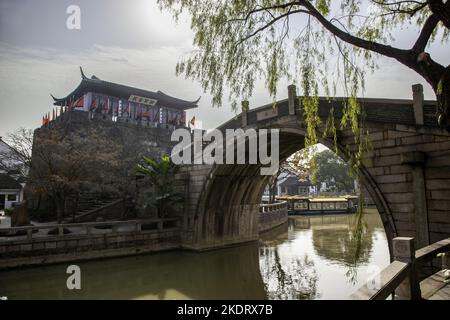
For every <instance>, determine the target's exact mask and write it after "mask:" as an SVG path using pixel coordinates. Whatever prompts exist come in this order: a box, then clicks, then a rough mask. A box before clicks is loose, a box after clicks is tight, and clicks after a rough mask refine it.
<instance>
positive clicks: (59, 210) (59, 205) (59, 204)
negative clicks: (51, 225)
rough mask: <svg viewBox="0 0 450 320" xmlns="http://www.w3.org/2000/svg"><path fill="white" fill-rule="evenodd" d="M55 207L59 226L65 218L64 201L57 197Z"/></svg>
mask: <svg viewBox="0 0 450 320" xmlns="http://www.w3.org/2000/svg"><path fill="white" fill-rule="evenodd" d="M55 206H56V219H57V220H58V224H61V223H62V221H63V218H64V199H61V198H60V197H59V196H56V197H55Z"/></svg>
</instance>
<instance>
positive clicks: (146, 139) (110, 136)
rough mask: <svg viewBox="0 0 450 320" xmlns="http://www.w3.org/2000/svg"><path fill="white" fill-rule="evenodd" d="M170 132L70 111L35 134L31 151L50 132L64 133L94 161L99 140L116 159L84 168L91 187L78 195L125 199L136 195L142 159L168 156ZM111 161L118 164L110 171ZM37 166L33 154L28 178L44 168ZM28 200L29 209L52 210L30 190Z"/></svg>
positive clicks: (100, 161) (88, 186) (87, 186)
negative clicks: (115, 152) (137, 168)
mask: <svg viewBox="0 0 450 320" xmlns="http://www.w3.org/2000/svg"><path fill="white" fill-rule="evenodd" d="M173 129H174V128H173V127H168V126H161V127H153V126H148V125H147V124H145V125H141V124H139V123H137V122H114V121H112V120H111V119H104V118H103V117H102V115H100V114H96V115H95V118H93V119H91V118H90V115H89V113H88V112H82V111H70V112H66V113H64V114H63V115H61V116H59V117H58V118H57V119H56V120H54V121H52V122H50V124H49V125H48V126H47V127H41V128H38V129H36V130H35V137H34V144H35V145H34V146H33V150H35V149H36V147H37V146H36V144H37V142H36V141H40V140H42V139H39V138H42V137H45V136H47V135H49V134H50V133H49V132H52V131H53V132H64V139H69V138H70V139H74V140H75V141H77V140H78V141H83V142H84V143H85V144H87V145H91V147H90V148H86V150H87V151H88V152H91V153H92V155H93V158H94V159H95V157H96V156H98V155H97V154H96V148H95V144H96V143H98V142H99V137H101V139H100V142H101V144H105V145H109V146H115V147H117V148H116V149H115V150H118V155H117V157H116V159H112V160H111V159H109V162H107V163H106V164H105V163H104V162H102V160H101V157H99V160H98V161H97V162H96V163H90V164H89V165H86V168H84V169H85V170H86V172H85V173H83V174H84V175H85V176H88V178H89V179H87V180H89V181H91V183H86V184H85V185H83V187H82V190H80V192H82V193H83V194H87V195H89V194H95V195H100V196H101V197H104V198H125V197H128V196H134V195H135V194H136V190H135V189H136V182H135V178H134V175H133V169H134V167H135V166H136V164H137V163H138V162H139V161H141V160H142V157H143V156H149V157H153V158H159V157H160V156H161V155H163V154H170V152H171V149H172V146H173V144H174V143H172V142H171V141H170V136H171V133H172V130H173ZM55 150H56V149H55ZM55 152H57V153H58V154H60V155H61V156H62V157H64V155H65V154H69V153H70V152H72V150H65V149H64V148H63V150H57V151H55ZM83 152H84V150H83ZM114 160H117V163H114V164H115V166H114V167H112V166H111V165H110V163H112V161H114ZM40 162H42V161H39V160H38V156H37V155H35V153H34V152H33V159H32V163H33V165H32V169H31V172H30V176H31V177H34V176H36V175H37V172H39V170H40V167H42V166H43V164H42V163H40ZM44 165H45V164H44ZM27 198H28V199H30V205H31V207H35V206H36V205H37V203H39V205H40V206H41V208H48V209H50V208H51V203H50V202H48V201H49V199H40V202H39V201H38V199H37V196H36V194H35V193H33V192H31V191H29V190H28V192H27ZM72 200H73V199H68V201H69V203H72V202H73V201H72ZM68 211H70V208H68Z"/></svg>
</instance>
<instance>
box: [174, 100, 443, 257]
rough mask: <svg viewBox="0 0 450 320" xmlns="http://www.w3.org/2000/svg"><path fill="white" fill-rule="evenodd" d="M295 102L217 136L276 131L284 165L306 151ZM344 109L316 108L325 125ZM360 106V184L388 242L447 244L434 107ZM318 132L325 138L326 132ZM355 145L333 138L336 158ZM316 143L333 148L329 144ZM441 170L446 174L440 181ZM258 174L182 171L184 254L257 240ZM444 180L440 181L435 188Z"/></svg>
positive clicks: (239, 120) (232, 169)
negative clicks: (363, 134) (365, 143)
mask: <svg viewBox="0 0 450 320" xmlns="http://www.w3.org/2000/svg"><path fill="white" fill-rule="evenodd" d="M298 101H299V100H298V99H294V97H293V96H292V91H291V93H290V98H289V99H288V100H283V101H280V102H278V103H277V106H276V108H275V109H274V108H273V107H272V104H270V105H267V106H263V107H260V108H257V109H252V110H250V111H245V112H243V113H242V114H241V115H239V116H238V117H236V118H234V119H232V120H230V121H228V122H226V123H225V124H224V125H222V126H221V127H220V128H219V129H220V130H222V131H224V130H225V129H237V128H246V129H248V128H253V129H264V128H266V129H272V128H278V129H280V162H281V161H284V160H285V159H286V158H287V157H288V156H289V155H291V154H292V153H294V152H295V151H297V150H300V149H302V148H303V147H304V137H305V123H304V121H303V115H302V111H301V106H300V105H299V103H298ZM342 102H343V99H336V100H333V101H328V100H327V99H320V100H319V116H320V117H321V118H322V120H323V121H322V122H323V123H324V122H325V119H326V118H327V117H328V112H329V109H330V106H333V108H334V110H335V115H336V116H337V117H339V115H340V114H341V112H342ZM361 104H362V105H363V106H364V111H365V114H366V118H365V122H366V127H367V129H368V131H369V138H370V140H371V142H372V145H373V150H372V151H370V152H368V153H367V154H366V158H365V162H364V167H362V168H361V176H362V182H363V185H364V186H365V188H366V189H367V191H368V192H369V194H370V196H371V197H372V199H373V200H374V201H375V204H376V206H377V209H378V211H379V213H380V216H381V218H382V221H383V225H384V228H385V231H386V235H387V237H388V240H389V242H390V240H391V239H392V238H393V237H395V236H414V237H416V239H417V240H418V241H419V245H418V247H420V246H421V245H423V244H424V243H426V242H428V241H437V240H440V239H442V238H446V237H448V236H449V235H450V228H448V226H449V225H450V224H448V223H449V222H450V221H447V222H445V221H442V216H443V215H442V214H443V213H447V216H448V212H450V207H449V206H448V203H450V197H449V196H448V194H450V193H449V192H450V174H449V173H448V172H450V157H449V156H450V151H449V150H450V134H448V133H447V132H443V131H441V130H440V129H438V128H436V127H433V123H432V122H431V121H430V119H432V117H433V113H434V102H432V101H423V100H420V99H419V100H418V101H415V102H414V103H413V101H411V100H386V99H361ZM419 107H420V108H421V109H422V111H423V112H422V115H421V117H422V118H421V119H419V116H418V115H417V112H416V111H417V108H419ZM433 119H434V118H433ZM337 121H339V119H338V120H337ZM318 130H319V131H322V132H323V127H319V128H318ZM319 135H320V136H321V134H320V133H319ZM353 141H354V137H353V134H352V132H351V131H350V130H347V129H345V130H341V131H338V146H341V147H340V149H339V150H338V153H339V155H340V156H341V157H343V158H344V159H345V158H346V157H345V153H344V152H342V150H343V148H342V146H343V145H345V144H348V145H349V146H350V149H351V150H354V148H355V147H356V146H354V145H352V143H353ZM320 142H321V143H323V144H324V145H326V146H328V147H332V143H331V142H330V141H329V140H327V139H322V140H321V141H320ZM440 168H444V169H445V170H447V171H445V170H444V174H443V175H440V172H439V169H440ZM259 170H260V166H259V165H214V166H207V165H204V166H185V167H184V168H182V170H181V171H182V172H183V171H184V172H185V174H187V175H188V176H189V192H190V195H189V207H188V208H189V209H188V210H187V212H185V214H186V215H187V219H186V221H187V222H186V223H185V231H186V233H185V235H186V236H185V245H186V246H187V247H189V246H191V247H194V248H195V247H196V248H205V247H218V246H222V245H227V244H231V243H239V242H245V241H249V240H255V239H257V238H258V224H257V213H258V206H259V202H260V199H261V196H262V193H263V191H264V187H265V185H266V184H267V180H268V178H269V177H267V176H261V175H260V171H259ZM429 173H431V174H429ZM441 178H443V179H444V180H440V181H435V179H441ZM445 179H446V180H445ZM428 184H430V185H431V187H432V188H434V189H439V190H440V191H439V192H436V193H435V194H436V195H437V196H438V198H433V197H432V194H431V193H430V192H428V190H426V188H425V187H426V186H427V187H428ZM441 190H442V191H444V192H441ZM441 204H442V205H441ZM438 207H439V208H438ZM429 210H431V211H430V212H431V213H433V214H430V213H429V212H428V211H429ZM439 210H440V211H441V212H437V211H439ZM446 223H447V224H446Z"/></svg>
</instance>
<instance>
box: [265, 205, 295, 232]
mask: <svg viewBox="0 0 450 320" xmlns="http://www.w3.org/2000/svg"><path fill="white" fill-rule="evenodd" d="M287 221H288V213H287V208H286V209H285V210H280V211H276V212H264V213H259V215H258V226H259V232H265V231H268V230H271V229H273V228H275V227H278V226H280V225H282V224H283V223H286V222H287Z"/></svg>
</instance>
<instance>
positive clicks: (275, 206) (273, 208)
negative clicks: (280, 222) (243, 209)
mask: <svg viewBox="0 0 450 320" xmlns="http://www.w3.org/2000/svg"><path fill="white" fill-rule="evenodd" d="M286 207H287V201H281V202H275V203H263V204H260V205H259V212H260V213H266V212H277V211H280V210H282V209H285V208H286Z"/></svg>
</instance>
